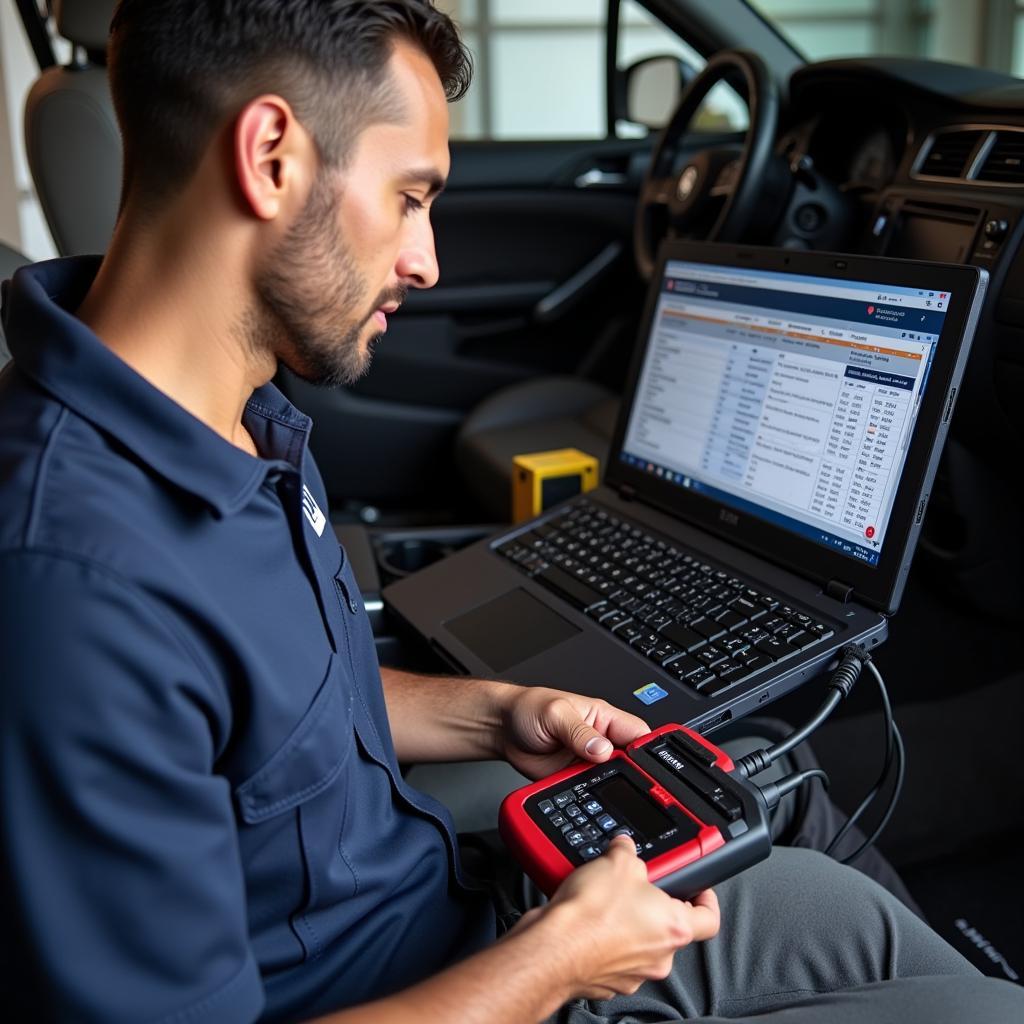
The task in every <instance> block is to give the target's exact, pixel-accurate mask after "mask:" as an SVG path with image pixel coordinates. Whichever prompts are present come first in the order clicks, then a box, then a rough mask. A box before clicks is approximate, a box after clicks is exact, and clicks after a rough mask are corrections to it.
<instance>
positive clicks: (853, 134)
mask: <svg viewBox="0 0 1024 1024" xmlns="http://www.w3.org/2000/svg"><path fill="white" fill-rule="evenodd" d="M788 85H789V95H788V103H787V104H786V108H785V109H786V111H787V113H786V115H785V117H784V119H783V121H782V123H781V125H780V133H779V136H778V139H777V142H776V155H777V156H778V157H781V158H783V159H784V160H785V161H786V162H787V163H788V164H789V167H790V169H791V170H792V172H793V175H794V178H795V185H794V191H793V194H792V195H791V197H790V200H789V203H788V205H787V208H786V211H785V214H784V216H783V218H782V220H781V222H780V223H779V224H778V225H777V227H776V228H775V229H774V236H773V237H772V238H771V239H770V241H771V242H772V243H773V244H776V245H782V246H786V247H790V248H812V249H826V250H833V251H843V252H854V253H860V254H865V255H875V256H880V257H882V256H886V257H888V256H893V257H902V258H909V259H921V260H933V261H937V262H945V263H973V264H975V265H977V266H980V267H983V268H985V269H986V270H988V272H989V274H990V278H991V280H990V288H989V298H988V300H987V303H986V310H985V313H984V315H983V319H982V322H981V325H980V328H979V331H978V334H977V336H976V340H975V344H974V348H973V350H972V355H971V361H970V368H969V372H968V377H967V379H966V380H965V383H964V392H963V394H962V396H961V401H960V403H959V410H960V411H959V413H958V416H957V420H958V421H959V433H960V434H961V435H962V436H963V437H964V439H965V440H966V441H967V442H968V443H969V444H970V446H971V447H974V448H981V447H984V446H988V447H989V448H990V447H991V439H992V438H993V437H997V438H998V439H999V441H1000V444H1002V445H1005V444H1006V443H1012V444H1014V445H1016V446H1017V447H1020V446H1022V445H1024V402H1022V401H1021V396H1022V395H1024V247H1022V244H1021V243H1022V236H1024V81H1021V80H1020V79H1016V78H1013V77H1011V76H1009V75H1003V74H999V73H996V72H990V71H985V70H981V69H977V68H969V67H963V66H960V65H951V64H942V63H939V62H935V61H924V60H921V61H917V60H904V59H895V58H873V59H852V60H835V61H825V62H821V63H818V64H809V65H806V66H805V67H803V68H801V69H800V70H798V71H797V72H796V73H795V74H794V75H793V76H792V78H791V79H790V82H789V83H788Z"/></svg>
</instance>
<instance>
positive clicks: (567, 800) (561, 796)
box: [555, 789, 574, 810]
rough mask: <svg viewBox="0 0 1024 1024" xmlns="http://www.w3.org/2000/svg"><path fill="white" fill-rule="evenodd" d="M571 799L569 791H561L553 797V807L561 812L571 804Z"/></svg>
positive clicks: (570, 791)
mask: <svg viewBox="0 0 1024 1024" xmlns="http://www.w3.org/2000/svg"><path fill="white" fill-rule="evenodd" d="M573 799H574V797H573V795H572V790H571V789H566V790H563V791H562V792H561V793H557V794H556V795H555V806H556V807H557V808H558V809H559V810H561V809H562V808H563V807H568V806H569V804H571V803H572V802H573Z"/></svg>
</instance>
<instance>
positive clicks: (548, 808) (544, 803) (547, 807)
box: [537, 800, 555, 814]
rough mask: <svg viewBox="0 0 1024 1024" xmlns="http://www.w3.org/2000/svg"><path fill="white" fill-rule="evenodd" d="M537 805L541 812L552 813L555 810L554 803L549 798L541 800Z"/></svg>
mask: <svg viewBox="0 0 1024 1024" xmlns="http://www.w3.org/2000/svg"><path fill="white" fill-rule="evenodd" d="M537 807H538V809H539V810H540V812H541V814H553V813H554V810H555V805H554V804H553V803H552V802H551V801H550V800H541V802H540V803H539V804H537Z"/></svg>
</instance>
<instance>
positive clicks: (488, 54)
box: [437, 0, 608, 139]
mask: <svg viewBox="0 0 1024 1024" xmlns="http://www.w3.org/2000/svg"><path fill="white" fill-rule="evenodd" d="M437 6H438V7H440V8H441V9H443V10H445V11H447V12H448V13H449V14H450V15H451V16H452V17H453V18H454V19H455V21H456V22H457V23H458V25H459V26H460V27H461V28H462V31H463V38H464V39H465V41H466V44H467V45H468V46H469V49H470V50H471V51H472V53H473V58H474V64H475V68H476V70H475V74H474V78H473V85H472V87H471V88H470V91H469V94H468V95H467V96H466V98H465V99H463V100H462V101H460V102H459V103H457V104H455V105H454V106H453V107H452V132H451V134H452V138H453V139H597V138H603V137H604V136H605V134H606V133H605V123H606V117H605V87H604V52H605V18H606V14H607V6H608V5H607V2H606V0H440V2H438V4H437ZM553 97H557V102H552V98H553Z"/></svg>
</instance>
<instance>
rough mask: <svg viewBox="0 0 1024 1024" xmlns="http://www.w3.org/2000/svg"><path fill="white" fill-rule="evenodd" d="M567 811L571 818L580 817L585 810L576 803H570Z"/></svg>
mask: <svg viewBox="0 0 1024 1024" xmlns="http://www.w3.org/2000/svg"><path fill="white" fill-rule="evenodd" d="M565 813H566V814H568V815H569V817H570V818H578V817H579V816H580V815H581V814H582V813H583V812H582V811H581V810H580V809H579V807H577V806H576V804H569V806H568V807H566V809H565Z"/></svg>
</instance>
